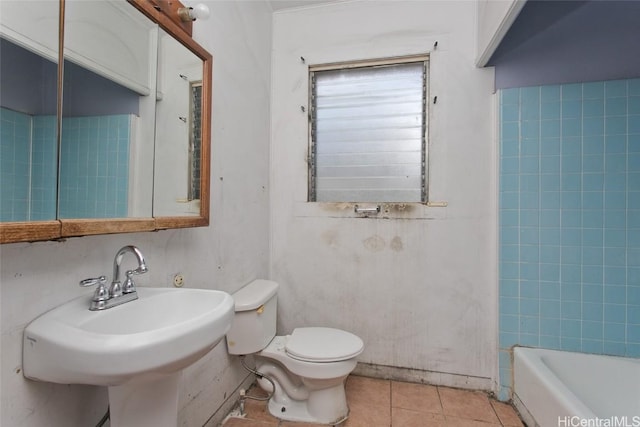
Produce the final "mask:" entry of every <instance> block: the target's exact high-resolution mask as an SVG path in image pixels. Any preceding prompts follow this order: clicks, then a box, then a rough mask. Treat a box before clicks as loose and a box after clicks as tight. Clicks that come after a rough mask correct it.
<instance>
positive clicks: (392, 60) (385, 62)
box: [307, 53, 430, 205]
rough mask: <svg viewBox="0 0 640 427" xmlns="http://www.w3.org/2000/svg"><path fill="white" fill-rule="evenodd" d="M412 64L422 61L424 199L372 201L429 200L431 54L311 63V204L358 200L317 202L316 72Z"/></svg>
mask: <svg viewBox="0 0 640 427" xmlns="http://www.w3.org/2000/svg"><path fill="white" fill-rule="evenodd" d="M408 63H422V70H423V72H422V131H421V140H422V141H421V144H422V149H421V157H422V159H421V169H422V171H421V175H422V176H421V192H420V193H421V197H420V200H419V201H417V200H413V201H405V202H393V201H387V200H370V201H368V202H370V203H379V204H388V203H392V204H398V203H402V204H410V203H416V204H423V205H428V203H429V137H428V135H429V102H428V101H429V85H430V70H429V66H430V56H429V54H428V53H425V54H419V55H410V56H400V57H388V58H381V59H368V60H356V61H348V62H334V63H327V64H317V65H309V67H308V81H309V88H308V104H309V108H308V122H309V126H308V128H309V129H308V155H307V177H308V179H307V202H311V203H358V202H357V201H338V200H334V201H324V202H322V201H321V202H319V201H317V193H316V177H317V174H316V173H317V171H316V167H317V161H316V148H317V141H316V133H315V126H316V108H315V95H316V87H315V78H314V77H315V73H316V72H322V71H337V70H349V69H355V68H379V67H386V66H394V65H401V64H408Z"/></svg>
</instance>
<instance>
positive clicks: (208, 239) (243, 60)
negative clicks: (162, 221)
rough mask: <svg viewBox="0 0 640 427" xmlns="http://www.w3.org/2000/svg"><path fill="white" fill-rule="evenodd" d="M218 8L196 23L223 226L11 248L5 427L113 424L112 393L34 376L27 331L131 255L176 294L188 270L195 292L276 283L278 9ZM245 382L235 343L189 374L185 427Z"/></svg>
mask: <svg viewBox="0 0 640 427" xmlns="http://www.w3.org/2000/svg"><path fill="white" fill-rule="evenodd" d="M208 5H209V7H210V8H211V18H210V19H209V20H208V21H203V22H196V23H195V25H194V37H195V39H196V41H198V42H199V43H200V44H202V45H203V46H204V47H205V48H207V50H209V51H210V52H211V53H212V54H213V57H214V68H213V119H212V123H213V136H212V159H213V163H212V178H211V181H212V206H211V226H210V227H208V228H197V229H187V230H170V231H161V232H156V233H139V234H121V235H111V236H94V237H83V238H74V239H68V240H67V241H63V242H40V243H33V244H26V243H18V244H8V245H2V247H1V248H0V251H1V253H0V255H1V264H0V267H1V269H0V286H1V288H0V295H1V315H0V316H1V317H0V321H1V331H2V340H1V354H2V356H1V357H2V360H1V370H0V373H1V379H0V381H1V382H0V387H1V388H0V399H1V413H0V425H2V426H7V427H9V426H21V427H32V426H33V427H36V426H37V427H41V426H48V427H69V426H92V425H95V424H96V423H97V422H98V420H99V419H100V417H102V415H103V414H104V411H105V410H106V408H107V393H106V389H104V388H98V387H91V386H78V385H56V384H48V383H39V382H35V381H30V380H26V379H25V378H24V377H23V375H22V369H21V357H22V355H21V353H22V331H23V329H24V327H25V326H26V324H28V323H29V322H30V321H31V320H33V319H34V318H35V317H37V316H38V315H40V314H42V313H43V312H45V311H47V310H49V309H51V308H53V307H55V306H57V305H60V304H62V303H64V302H66V301H68V300H70V299H72V298H74V297H76V296H79V295H83V294H86V293H91V292H92V290H86V289H81V288H79V287H78V285H77V283H78V281H79V280H80V279H82V278H85V277H90V276H95V275H99V274H105V275H107V276H110V275H111V268H112V262H113V256H114V255H115V252H116V251H117V250H118V249H119V248H120V247H121V246H123V245H126V244H135V245H137V246H138V247H140V249H141V250H142V252H143V253H144V254H145V256H146V258H147V261H148V264H149V268H150V272H149V273H147V274H146V275H143V276H139V279H138V282H139V283H140V284H142V285H148V286H151V285H152V286H170V283H171V280H172V277H173V275H174V274H175V273H178V272H180V273H182V274H183V275H184V276H185V280H186V286H188V287H200V288H212V289H221V290H225V291H228V292H233V291H235V290H236V289H238V288H239V287H240V286H242V285H243V284H245V283H247V282H248V281H250V280H252V279H254V278H256V277H266V276H267V274H268V265H269V250H268V228H269V205H268V198H269V187H268V179H269V175H268V169H269V163H268V162H269V151H268V150H269V86H270V50H271V11H270V9H269V7H268V5H267V4H266V3H265V2H263V1H257V2H232V1H212V2H209V3H208ZM222 178H223V179H222ZM126 262H131V260H128V261H126ZM245 377H246V374H245V372H244V371H243V370H242V369H241V368H240V366H239V363H238V361H237V360H236V359H234V358H229V357H228V356H227V355H226V348H225V345H224V344H221V345H219V346H218V347H216V348H215V349H214V350H213V351H212V352H211V353H210V354H209V355H208V356H206V357H205V358H204V359H202V360H201V361H199V362H198V363H196V364H195V365H194V366H192V367H191V368H189V369H187V370H186V371H185V374H184V378H183V381H182V385H181V397H180V408H181V410H180V416H179V418H180V423H179V424H180V425H181V426H193V427H200V426H202V425H204V424H205V422H206V421H207V419H208V418H209V417H210V416H211V414H212V413H213V412H214V411H215V410H216V409H217V408H218V407H220V405H221V404H222V403H223V402H224V399H225V398H226V397H228V396H230V395H231V394H232V392H233V390H234V389H235V388H236V387H237V386H238V384H240V382H241V381H242V380H243V379H244V378H245Z"/></svg>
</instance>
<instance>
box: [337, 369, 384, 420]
mask: <svg viewBox="0 0 640 427" xmlns="http://www.w3.org/2000/svg"><path fill="white" fill-rule="evenodd" d="M346 391H347V403H348V405H349V418H348V419H347V421H346V422H345V423H344V427H388V426H389V425H391V382H390V381H388V380H380V379H375V378H367V377H359V376H353V375H352V376H350V377H349V378H348V380H347V386H346Z"/></svg>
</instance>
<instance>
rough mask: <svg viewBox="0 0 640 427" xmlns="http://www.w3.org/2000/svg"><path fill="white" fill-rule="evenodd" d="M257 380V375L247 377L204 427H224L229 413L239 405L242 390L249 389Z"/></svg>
mask: <svg viewBox="0 0 640 427" xmlns="http://www.w3.org/2000/svg"><path fill="white" fill-rule="evenodd" d="M255 379H256V376H255V375H253V374H249V375H247V377H246V378H245V379H244V380H243V381H242V382H241V383H240V384H239V385H238V387H236V389H235V390H234V391H233V393H231V394H230V395H229V397H227V400H225V401H224V403H223V404H222V406H220V407H219V408H218V410H217V411H216V412H215V413H214V414H213V415H211V417H210V418H209V419H208V420H207V422H206V423H205V424H204V426H202V427H220V426H221V425H222V421H224V419H225V418H226V416H227V415H228V414H229V412H231V410H233V408H234V407H235V406H236V405H237V404H238V398H239V397H240V389H245V390H246V389H248V388H249V387H250V386H251V384H253V382H254V381H255Z"/></svg>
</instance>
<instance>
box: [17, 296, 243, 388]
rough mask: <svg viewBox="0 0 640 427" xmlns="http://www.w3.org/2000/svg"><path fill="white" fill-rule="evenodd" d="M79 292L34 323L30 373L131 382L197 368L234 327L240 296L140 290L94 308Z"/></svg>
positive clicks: (28, 347) (71, 380) (29, 331)
mask: <svg viewBox="0 0 640 427" xmlns="http://www.w3.org/2000/svg"><path fill="white" fill-rule="evenodd" d="M90 299H91V297H90V296H86V297H80V298H76V299H74V300H72V301H70V302H68V303H66V304H63V305H61V306H60V307H57V308H55V309H53V310H51V311H49V312H47V313H45V314H43V315H42V316H40V317H38V318H37V319H36V320H34V321H33V322H31V324H29V325H28V326H27V328H26V329H25V332H24V353H23V365H24V366H23V369H24V375H25V376H26V377H28V378H32V379H37V380H41V381H48V382H54V383H62V384H93V385H104V386H111V385H118V384H123V383H125V382H126V381H128V380H129V379H131V378H132V377H133V376H136V375H140V374H144V373H147V372H160V373H170V372H176V371H179V370H181V369H183V368H185V367H186V366H189V365H190V364H192V363H193V362H195V361H196V360H198V359H199V358H200V357H202V356H203V355H205V354H206V353H207V352H208V351H209V350H211V349H212V348H213V347H214V346H215V345H216V344H217V343H218V342H219V341H220V340H221V339H222V337H224V335H225V334H226V333H227V331H228V330H229V328H230V326H231V320H232V318H233V299H232V298H231V296H230V295H229V294H227V293H225V292H221V291H214V290H204V289H175V288H138V299H137V300H135V301H131V302H128V303H126V304H123V305H119V306H117V307H113V308H110V309H108V310H104V311H89V301H90Z"/></svg>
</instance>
